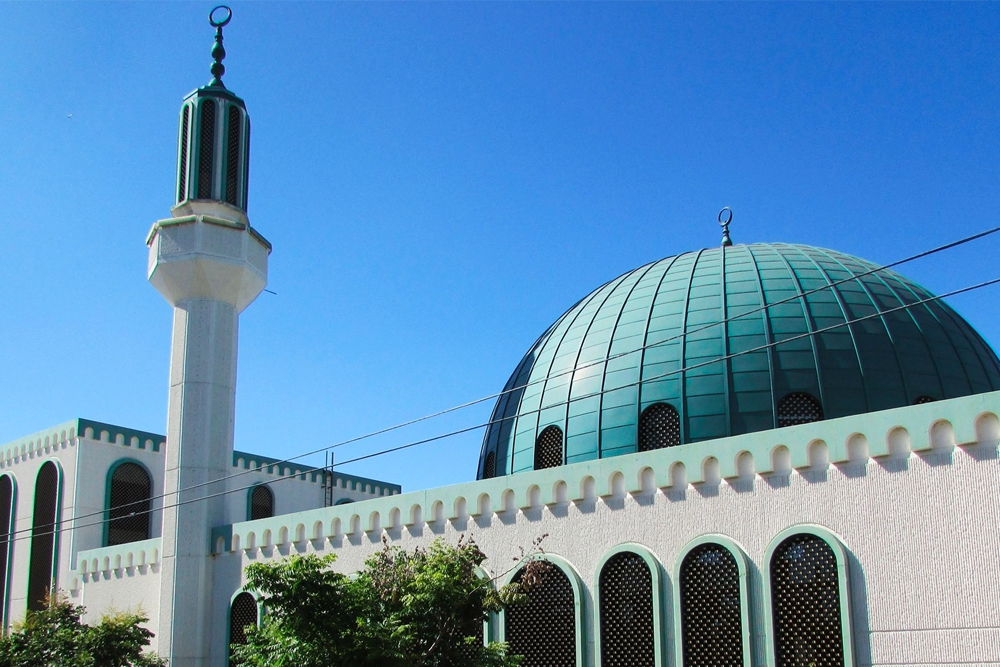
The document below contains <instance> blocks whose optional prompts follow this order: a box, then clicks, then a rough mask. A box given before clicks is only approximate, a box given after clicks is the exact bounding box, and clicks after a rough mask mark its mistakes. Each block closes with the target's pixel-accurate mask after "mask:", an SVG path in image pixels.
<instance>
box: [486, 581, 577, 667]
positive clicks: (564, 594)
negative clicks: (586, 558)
mask: <svg viewBox="0 0 1000 667" xmlns="http://www.w3.org/2000/svg"><path fill="white" fill-rule="evenodd" d="M524 573H525V569H524V568H521V569H520V570H519V571H518V572H517V573H516V574H515V575H514V578H513V579H512V581H513V582H515V583H517V582H520V581H521V580H522V578H523V576H524ZM504 616H505V618H504V621H505V623H504V627H505V641H507V642H508V643H509V644H510V652H511V653H512V654H514V655H522V656H524V662H522V663H521V667H579V661H578V660H577V644H578V637H577V601H576V594H575V592H574V590H573V584H572V582H571V581H570V579H569V577H568V576H567V575H566V573H565V572H563V571H562V569H561V568H559V567H558V566H557V565H554V564H553V565H550V566H549V567H546V568H545V569H544V570H543V571H542V574H541V576H540V578H539V580H538V581H537V582H536V583H534V584H533V585H532V586H531V589H530V592H529V593H528V602H527V603H525V604H520V605H514V606H511V607H509V608H508V609H507V610H506V611H505V612H504Z"/></svg>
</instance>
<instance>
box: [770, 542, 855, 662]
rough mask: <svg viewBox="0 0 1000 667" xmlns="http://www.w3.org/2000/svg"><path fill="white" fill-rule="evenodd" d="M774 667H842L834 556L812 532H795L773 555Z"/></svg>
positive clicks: (841, 639) (838, 599) (835, 559)
mask: <svg viewBox="0 0 1000 667" xmlns="http://www.w3.org/2000/svg"><path fill="white" fill-rule="evenodd" d="M770 568H771V605H772V606H771V614H772V618H773V620H774V655H775V660H776V667H793V666H794V667H808V666H809V665H818V666H821V667H842V665H843V664H844V646H843V634H842V632H841V630H842V629H841V623H840V604H841V602H840V582H839V581H838V570H837V557H836V555H835V554H834V552H833V549H831V548H830V545H829V544H827V543H826V542H825V541H823V540H822V539H820V538H819V537H816V536H815V535H809V534H801V535H793V536H792V537H789V538H788V539H787V540H785V541H784V542H782V543H781V544H780V545H779V546H778V548H777V549H776V550H775V552H774V555H773V556H772V557H771V565H770Z"/></svg>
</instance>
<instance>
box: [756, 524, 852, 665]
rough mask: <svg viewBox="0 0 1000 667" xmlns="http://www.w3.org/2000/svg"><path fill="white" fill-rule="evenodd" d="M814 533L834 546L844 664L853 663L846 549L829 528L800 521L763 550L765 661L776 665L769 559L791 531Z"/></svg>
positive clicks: (791, 533)
mask: <svg viewBox="0 0 1000 667" xmlns="http://www.w3.org/2000/svg"><path fill="white" fill-rule="evenodd" d="M801 534H807V535H815V536H816V537H818V538H820V539H821V540H823V541H824V542H826V543H827V544H828V545H829V546H830V548H831V549H832V550H833V554H834V556H835V557H836V559H837V583H838V589H839V590H838V594H839V595H840V630H841V635H842V641H843V646H844V667H854V633H853V630H852V623H851V619H852V615H851V586H850V574H851V573H850V571H849V568H848V559H847V549H846V548H845V547H844V543H843V541H842V540H841V539H840V537H839V536H838V535H837V534H836V533H834V532H833V531H831V530H830V529H828V528H824V527H823V526H817V525H815V524H800V525H797V526H791V527H789V528H786V529H785V530H783V531H781V532H780V533H778V534H777V535H776V536H775V537H774V538H773V539H772V540H771V543H770V544H768V546H767V550H766V551H765V552H764V562H763V567H762V568H761V570H762V575H763V584H764V614H763V615H764V643H765V644H766V648H767V664H768V665H775V666H776V665H777V662H776V659H775V651H774V640H775V635H774V614H773V613H772V602H771V559H772V558H773V557H774V552H775V550H776V549H777V548H778V547H779V546H781V543H782V542H784V541H785V540H786V539H788V538H789V537H792V536H793V535H801Z"/></svg>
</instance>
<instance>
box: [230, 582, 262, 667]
mask: <svg viewBox="0 0 1000 667" xmlns="http://www.w3.org/2000/svg"><path fill="white" fill-rule="evenodd" d="M259 622H260V618H259V610H258V608H257V599H256V598H255V597H254V596H253V595H252V594H250V593H247V592H246V591H244V592H242V593H240V594H239V595H237V596H236V597H234V598H233V602H232V604H231V605H230V607H229V644H230V649H229V655H230V657H232V645H233V644H240V645H242V644H246V643H247V627H248V626H251V625H252V626H256V625H258V624H259ZM230 664H232V661H230Z"/></svg>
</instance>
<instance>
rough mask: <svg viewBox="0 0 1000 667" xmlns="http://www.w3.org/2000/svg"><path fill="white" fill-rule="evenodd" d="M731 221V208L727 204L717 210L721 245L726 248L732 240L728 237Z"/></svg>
mask: <svg viewBox="0 0 1000 667" xmlns="http://www.w3.org/2000/svg"><path fill="white" fill-rule="evenodd" d="M732 221H733V209H731V208H729V207H728V206H725V207H723V209H722V210H721V211H719V225H720V226H721V227H722V247H723V248H728V247H729V246H731V245H733V240H732V239H731V238H729V223H731V222H732Z"/></svg>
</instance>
